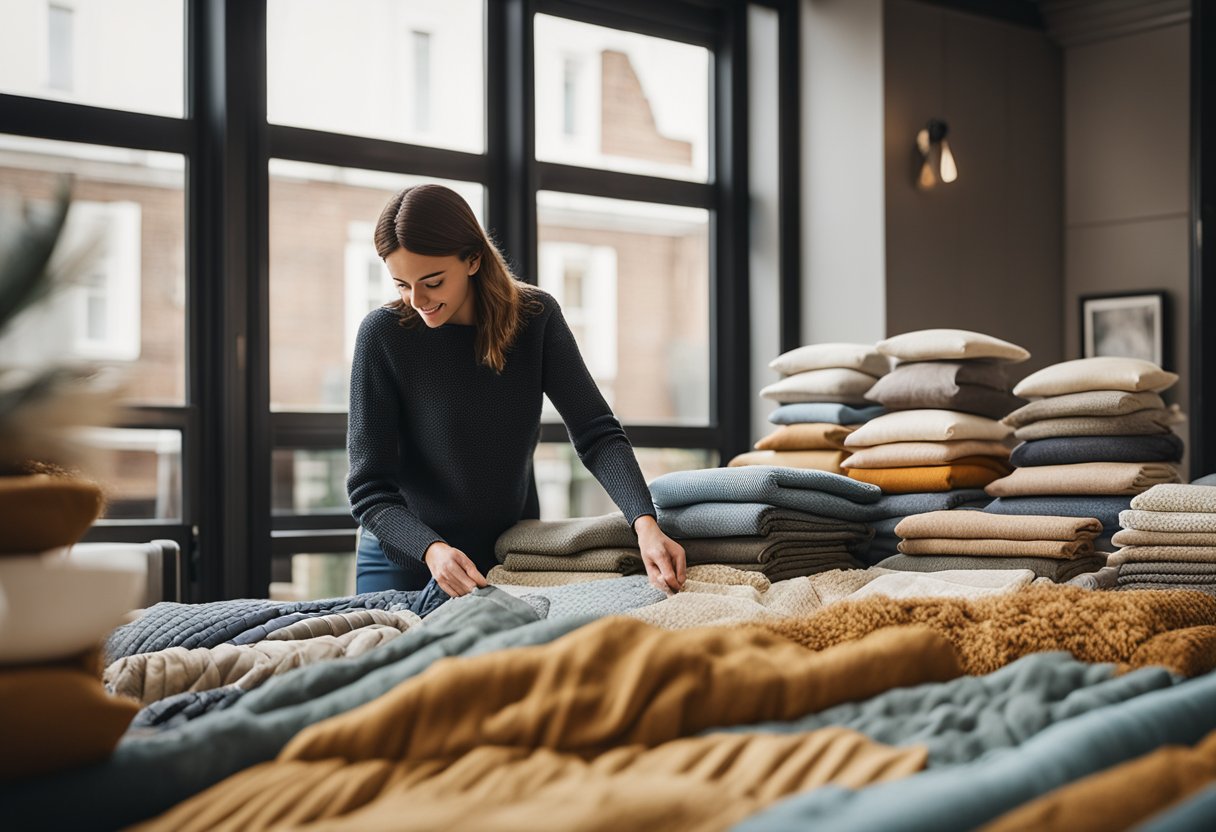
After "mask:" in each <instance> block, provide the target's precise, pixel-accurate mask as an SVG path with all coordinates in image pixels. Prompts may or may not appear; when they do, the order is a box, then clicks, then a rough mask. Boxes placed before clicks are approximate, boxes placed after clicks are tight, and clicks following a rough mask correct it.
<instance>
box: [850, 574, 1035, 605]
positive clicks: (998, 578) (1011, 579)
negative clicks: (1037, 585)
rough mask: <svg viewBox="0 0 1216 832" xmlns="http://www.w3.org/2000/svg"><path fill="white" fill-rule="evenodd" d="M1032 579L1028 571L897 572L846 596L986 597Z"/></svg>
mask: <svg viewBox="0 0 1216 832" xmlns="http://www.w3.org/2000/svg"><path fill="white" fill-rule="evenodd" d="M1034 578H1035V574H1034V572H1031V571H1030V570H1029V569H974V570H970V571H967V570H945V571H942V572H931V573H926V572H897V573H895V574H891V575H880V576H879V577H877V578H875V579H874V580H872V581H870V583H868V584H866V585H865V586H863V587H862V588H861V589H859V590H857V591H856V592H855V593H853V594H852V595H850V596H849V600H850V601H853V600H858V599H861V598H871V597H873V596H876V595H881V596H884V597H886V598H985V597H988V596H991V595H1001V594H1004V593H1006V592H1012V591H1013V590H1015V589H1021V588H1022V587H1024V586H1029V585H1030V582H1031V581H1033V580H1034Z"/></svg>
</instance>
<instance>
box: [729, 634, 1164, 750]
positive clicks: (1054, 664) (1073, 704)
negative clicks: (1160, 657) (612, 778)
mask: <svg viewBox="0 0 1216 832" xmlns="http://www.w3.org/2000/svg"><path fill="white" fill-rule="evenodd" d="M1177 681H1178V680H1177V679H1176V678H1175V677H1174V676H1173V675H1172V674H1171V673H1170V672H1169V671H1168V670H1165V669H1164V668H1160V667H1146V668H1141V669H1139V670H1136V671H1133V672H1131V673H1128V674H1126V675H1124V676H1116V675H1115V665H1113V664H1089V663H1086V662H1081V661H1077V660H1076V659H1075V658H1073V656H1072V654H1071V653H1067V652H1065V651H1052V652H1046V653H1032V654H1030V655H1029V656H1024V657H1023V658H1021V659H1018V660H1017V661H1015V662H1013V663H1012V664H1008V665H1006V666H1005V667H1002V668H1001V669H1000V670H997V671H996V672H994V673H989V674H988V675H986V676H961V677H959V678H958V679H953V680H951V681H949V682H940V683H932V684H925V685H917V686H916V687H911V688H896V689H894V690H889V691H886V692H885V693H880V694H879V695H877V696H875V697H873V698H871V699H867V700H864V701H862V702H849V703H846V704H844V705H837V706H835V707H832V708H828V709H827V710H826V711H821V712H820V713H817V714H811V715H809V716H806V717H803V718H801V719H796V720H793V721H790V722H762V723H759V724H756V725H741V726H731V727H730V728H724V729H720V730H721V731H722V732H723V733H739V734H746V733H757V732H769V733H775V734H795V733H800V732H802V731H815V730H817V729H819V728H826V727H828V726H832V725H834V726H838V727H841V728H850V729H852V730H854V731H858V732H860V733H862V734H865V735H866V736H867V737H869V738H870V739H872V740H875V741H876V742H881V743H886V744H887V745H923V746H925V747H927V748H928V750H929V766H930V767H931V768H932V767H936V766H944V765H960V764H963V763H969V762H972V761H974V760H977V759H979V758H980V757H981V756H983V755H984V754H987V753H989V752H990V751H993V750H995V749H997V748H1011V747H1014V746H1018V745H1021V744H1022V743H1024V742H1025V741H1026V740H1028V739H1029V738H1030V737H1033V736H1034V735H1035V734H1038V733H1039V732H1041V731H1042V730H1044V729H1045V728H1047V726H1049V725H1054V724H1056V723H1058V722H1062V721H1063V720H1066V719H1072V718H1073V717H1076V716H1080V715H1081V714H1084V713H1088V712H1089V711H1092V710H1094V709H1096V708H1103V707H1106V706H1107V705H1112V704H1114V703H1116V702H1125V701H1127V700H1129V699H1131V698H1132V697H1135V696H1140V695H1141V694H1143V693H1147V692H1148V691H1151V690H1160V689H1162V688H1168V687H1170V686H1171V685H1173V684H1175V682H1177ZM707 733H709V732H707Z"/></svg>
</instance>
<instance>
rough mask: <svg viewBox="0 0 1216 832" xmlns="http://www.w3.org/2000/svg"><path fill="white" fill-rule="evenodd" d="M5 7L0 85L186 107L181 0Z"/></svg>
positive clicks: (35, 93)
mask: <svg viewBox="0 0 1216 832" xmlns="http://www.w3.org/2000/svg"><path fill="white" fill-rule="evenodd" d="M3 15H4V17H3V25H0V92H6V93H12V94H15V95H28V96H30V97H33V98H52V99H56V100H59V101H70V102H73V103H76V104H88V105H91V106H94V107H109V108H112V109H116V110H129V111H132V112H138V113H152V114H155V115H162V116H173V117H177V118H180V117H181V116H183V115H185V112H186V110H185V88H186V83H185V67H186V54H185V41H186V37H185V3H183V2H182V0H71V2H62V3H55V2H52V3H48V2H45V0H5V2H4V12H3ZM136 21H137V22H136Z"/></svg>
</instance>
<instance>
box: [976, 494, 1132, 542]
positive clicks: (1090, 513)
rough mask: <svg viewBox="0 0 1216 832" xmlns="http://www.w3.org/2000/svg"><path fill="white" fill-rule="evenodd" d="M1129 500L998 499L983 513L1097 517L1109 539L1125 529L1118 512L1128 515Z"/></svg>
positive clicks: (1105, 498)
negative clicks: (1109, 536) (1120, 522)
mask: <svg viewBox="0 0 1216 832" xmlns="http://www.w3.org/2000/svg"><path fill="white" fill-rule="evenodd" d="M1131 506H1132V498H1131V497H1126V496H1105V495H1097V496H1059V497H998V498H997V499H995V500H993V501H992V502H991V503H989V504H988V506H987V507H986V508H985V509H984V511H986V512H988V513H989V514H1046V515H1049V516H1051V517H1095V518H1097V519H1098V520H1099V521H1100V522H1101V523H1102V526H1103V529H1104V532H1105V534H1107V535H1112V534H1114V533H1115V532H1117V531H1119V529H1120V528H1122V527H1121V526H1120V525H1119V512H1121V511H1128V510H1129V509H1131Z"/></svg>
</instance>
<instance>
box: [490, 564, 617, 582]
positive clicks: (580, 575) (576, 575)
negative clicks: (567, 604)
mask: <svg viewBox="0 0 1216 832" xmlns="http://www.w3.org/2000/svg"><path fill="white" fill-rule="evenodd" d="M619 577H621V573H620V572H514V571H512V570H510V569H507V568H506V567H503V566H495V567H494V568H493V569H491V570H490V571H489V572H487V573H486V583H488V584H493V585H494V586H566V585H567V584H581V583H585V582H587V581H605V580H608V579H609V578H619Z"/></svg>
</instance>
